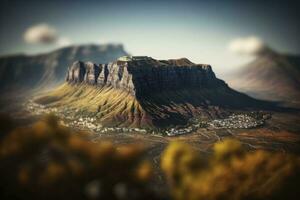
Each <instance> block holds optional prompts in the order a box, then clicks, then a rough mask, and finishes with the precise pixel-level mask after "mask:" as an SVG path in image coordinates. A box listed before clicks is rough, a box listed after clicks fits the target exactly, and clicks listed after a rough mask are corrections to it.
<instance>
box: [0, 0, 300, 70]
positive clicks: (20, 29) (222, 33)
mask: <svg viewBox="0 0 300 200" xmlns="http://www.w3.org/2000/svg"><path fill="white" fill-rule="evenodd" d="M298 10H299V7H297V5H296V4H293V3H292V2H288V1H268V0H266V1H255V0H253V1H234V0H231V1H226V0H223V1H217V0H212V1H200V0H198V1H191V0H186V1H176V0H175V1H171V0H165V1H162V0H161V1H157V0H152V1H150V0H148V1H143V0H140V1H138V0H134V1H117V0H115V1H101V0H100V1H99V0H98V1H94V0H86V1H84V0H81V1H80V0H72V1H71V0H69V1H58V0H52V1H35V0H33V1H17V0H2V1H1V8H0V11H1V14H0V16H1V17H0V26H1V32H0V41H1V46H0V55H7V54H15V53H26V54H36V53H40V52H46V51H49V50H53V49H55V48H57V47H58V46H57V44H56V43H53V44H51V43H49V44H31V43H28V42H26V41H24V33H25V32H26V30H27V29H28V28H30V27H32V26H35V25H37V24H41V23H43V24H47V25H49V26H51V27H53V28H54V29H55V30H56V33H57V35H58V37H61V38H64V39H67V40H68V42H70V43H71V44H85V43H110V42H113V43H122V44H123V45H124V47H125V48H126V50H127V51H128V52H129V53H131V54H134V55H148V56H152V57H154V58H163V59H167V58H178V57H187V58H189V59H190V60H192V61H194V62H197V63H210V64H212V65H213V66H215V68H217V70H219V71H222V70H226V69H228V68H232V67H234V66H238V65H240V64H242V63H245V62H246V61H248V60H249V59H250V58H249V57H247V56H240V55H235V54H233V53H232V52H230V51H228V44H229V43H230V41H232V40H234V39H235V38H239V37H248V36H255V37H258V38H260V39H261V40H263V41H264V42H265V43H267V44H268V45H269V46H271V47H272V48H274V49H276V50H278V51H281V52H289V53H294V54H299V53H300V45H299V44H300V37H299V33H300V31H299V30H300V25H299V24H300V23H299V20H298V16H297V12H298Z"/></svg>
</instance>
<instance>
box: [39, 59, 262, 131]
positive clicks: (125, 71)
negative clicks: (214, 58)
mask: <svg viewBox="0 0 300 200" xmlns="http://www.w3.org/2000/svg"><path fill="white" fill-rule="evenodd" d="M36 102H38V103H41V104H44V105H47V106H52V107H61V109H63V108H64V107H68V108H69V109H72V110H74V112H75V111H76V112H77V113H78V114H79V115H88V116H92V117H96V118H97V119H98V120H99V123H102V124H104V125H107V124H109V125H112V124H113V125H117V126H134V127H149V126H150V127H153V126H159V127H165V126H170V125H176V124H185V123H187V121H188V120H189V119H191V118H192V117H195V116H198V117H204V118H213V117H220V116H222V115H223V114H224V113H225V112H224V110H225V109H247V108H261V107H263V106H266V105H267V103H266V102H262V101H259V100H255V99H253V98H250V97H248V96H247V95H245V94H242V93H239V92H236V91H234V90H232V89H231V88H229V87H228V85H227V84H226V83H225V82H224V81H222V80H220V79H218V78H216V76H215V74H214V72H213V71H212V68H211V66H210V65H206V64H194V63H192V62H191V61H189V60H188V59H186V58H182V59H176V60H155V59H153V58H151V57H144V56H138V57H129V56H125V57H121V58H119V59H118V60H116V61H114V62H111V63H108V64H94V63H91V62H81V61H76V62H74V63H73V64H72V65H71V66H69V68H68V71H67V74H66V83H65V84H64V85H62V86H60V87H59V88H57V89H56V90H54V91H52V92H50V93H47V94H46V95H43V96H41V97H38V98H36Z"/></svg>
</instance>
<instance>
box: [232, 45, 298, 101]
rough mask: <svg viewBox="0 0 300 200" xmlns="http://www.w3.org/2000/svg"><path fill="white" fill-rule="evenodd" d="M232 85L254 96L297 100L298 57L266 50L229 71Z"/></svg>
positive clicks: (278, 99) (279, 99) (268, 98)
mask: <svg viewBox="0 0 300 200" xmlns="http://www.w3.org/2000/svg"><path fill="white" fill-rule="evenodd" d="M228 82H229V85H230V86H232V87H233V88H235V89H237V90H239V91H242V92H246V93H247V94H249V95H252V96H253V97H256V98H262V99H266V100H273V101H274V100H277V101H285V102H288V103H299V102H300V56H292V55H283V54H279V53H276V52H274V51H268V52H266V53H264V54H262V55H260V56H258V57H257V58H256V59H255V60H254V61H253V62H251V63H249V64H248V65H246V66H244V67H242V68H241V70H239V71H237V72H235V73H233V74H232V75H231V77H230V78H229V79H228Z"/></svg>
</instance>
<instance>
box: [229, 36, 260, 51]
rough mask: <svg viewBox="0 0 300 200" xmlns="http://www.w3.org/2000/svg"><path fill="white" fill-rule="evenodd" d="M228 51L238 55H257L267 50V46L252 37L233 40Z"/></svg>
mask: <svg viewBox="0 0 300 200" xmlns="http://www.w3.org/2000/svg"><path fill="white" fill-rule="evenodd" d="M228 49H229V50H230V51H232V52H234V53H238V54H244V55H255V54H258V53H260V52H261V51H262V50H264V49H265V44H264V42H263V41H262V40H261V39H259V38H257V37H255V36H250V37H245V38H237V39H234V40H232V41H231V42H230V43H229V46H228Z"/></svg>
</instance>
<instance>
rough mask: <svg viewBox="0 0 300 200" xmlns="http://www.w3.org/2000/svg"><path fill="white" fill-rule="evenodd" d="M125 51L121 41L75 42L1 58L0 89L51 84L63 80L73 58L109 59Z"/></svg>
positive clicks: (106, 60)
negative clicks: (52, 49) (114, 43)
mask: <svg viewBox="0 0 300 200" xmlns="http://www.w3.org/2000/svg"><path fill="white" fill-rule="evenodd" d="M124 55H128V54H127V52H126V51H125V50H124V48H123V46H122V45H113V44H107V45H78V46H70V47H66V48H61V49H58V50H55V51H53V52H50V53H44V54H38V55H13V56H7V57H1V58H0V91H2V92H3V91H4V90H7V91H10V90H15V89H16V90H28V89H33V88H37V87H38V88H45V87H49V86H53V85H55V84H57V83H60V82H62V81H63V80H64V77H65V72H66V70H67V68H68V66H69V65H70V64H72V63H73V62H74V61H76V60H83V61H90V60H93V61H95V62H103V63H106V62H110V61H113V60H115V59H117V58H119V57H120V56H124Z"/></svg>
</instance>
